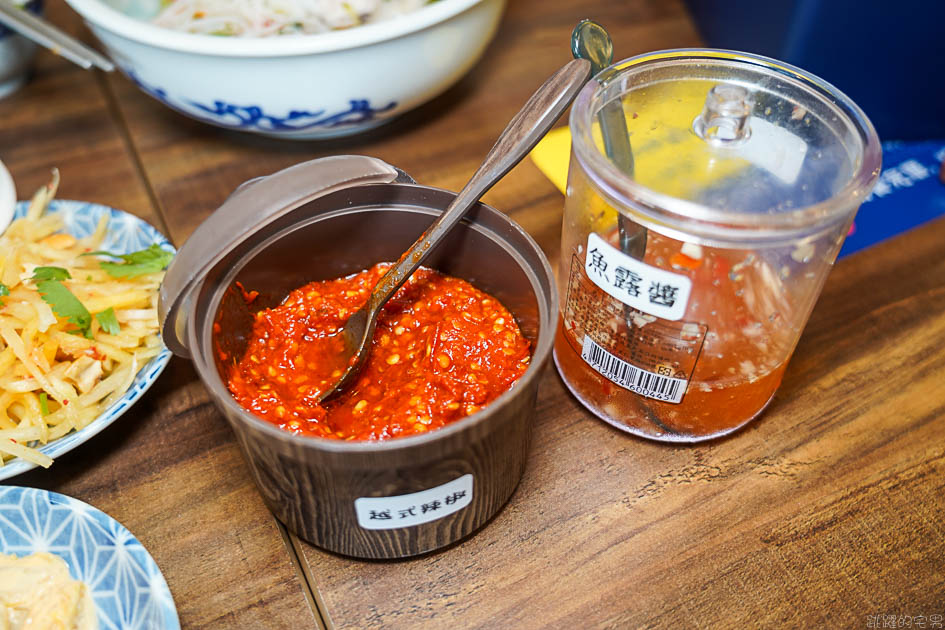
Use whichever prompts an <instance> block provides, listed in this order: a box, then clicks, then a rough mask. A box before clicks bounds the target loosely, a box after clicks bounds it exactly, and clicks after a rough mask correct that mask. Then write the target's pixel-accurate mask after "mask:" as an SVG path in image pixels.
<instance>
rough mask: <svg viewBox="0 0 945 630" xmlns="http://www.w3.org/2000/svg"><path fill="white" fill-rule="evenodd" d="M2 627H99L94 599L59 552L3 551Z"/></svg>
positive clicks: (0, 574) (75, 629) (28, 629)
mask: <svg viewBox="0 0 945 630" xmlns="http://www.w3.org/2000/svg"><path fill="white" fill-rule="evenodd" d="M0 628H9V629H10V630H53V629H60V628H67V629H69V630H96V629H97V628H98V617H97V615H96V612H95V603H94V602H93V601H92V596H91V595H90V594H89V587H88V586H86V584H85V583H84V582H80V581H78V580H73V579H72V576H71V575H69V567H68V566H67V565H66V563H65V561H64V560H63V559H62V558H60V557H59V556H54V555H52V554H51V553H44V552H40V553H34V554H30V555H28V556H24V557H22V558H19V557H17V556H14V555H7V554H2V553H0Z"/></svg>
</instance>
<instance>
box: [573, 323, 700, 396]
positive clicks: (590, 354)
mask: <svg viewBox="0 0 945 630" xmlns="http://www.w3.org/2000/svg"><path fill="white" fill-rule="evenodd" d="M581 358H582V359H584V360H585V361H587V364H588V365H590V366H591V367H592V368H594V369H595V370H597V371H598V372H599V373H600V374H601V375H603V376H605V377H607V378H608V379H609V380H611V381H612V382H614V383H616V384H617V385H620V386H621V387H623V388H624V389H629V390H630V391H631V392H636V393H637V394H640V395H641V396H646V397H647V398H654V399H656V400H662V401H664V402H670V403H679V402H682V399H683V395H684V394H685V393H686V387H687V386H688V385H689V381H687V380H686V379H684V378H675V377H673V376H672V375H671V374H670V375H667V374H657V373H655V372H650V371H648V370H644V369H643V368H639V367H637V366H635V365H631V364H629V363H627V362H626V361H624V360H623V359H621V358H620V357H615V356H614V355H612V354H610V353H609V352H607V351H606V350H604V349H603V348H601V347H600V346H599V345H597V343H595V342H594V340H593V339H591V336H590V335H584V345H583V346H582V348H581Z"/></svg>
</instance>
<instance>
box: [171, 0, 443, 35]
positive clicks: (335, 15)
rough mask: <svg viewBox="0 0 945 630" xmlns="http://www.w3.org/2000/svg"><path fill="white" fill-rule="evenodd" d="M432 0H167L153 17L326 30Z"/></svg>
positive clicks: (189, 24) (220, 30)
mask: <svg viewBox="0 0 945 630" xmlns="http://www.w3.org/2000/svg"><path fill="white" fill-rule="evenodd" d="M431 1H432V0H164V2H163V3H162V4H163V5H164V8H163V9H162V10H161V12H160V13H159V14H158V15H157V17H155V18H154V20H153V23H154V24H156V25H158V26H163V27H165V28H169V29H173V30H177V31H186V32H188V33H199V34H203V35H237V36H243V37H268V36H270V35H287V34H293V33H297V34H298V33H324V32H326V31H331V30H335V29H342V28H350V27H352V26H359V25H361V24H365V23H368V22H377V21H381V20H385V19H390V18H392V17H395V16H398V15H402V14H404V13H409V12H411V11H415V10H417V9H419V8H420V7H422V6H424V5H426V4H429V3H430V2H431Z"/></svg>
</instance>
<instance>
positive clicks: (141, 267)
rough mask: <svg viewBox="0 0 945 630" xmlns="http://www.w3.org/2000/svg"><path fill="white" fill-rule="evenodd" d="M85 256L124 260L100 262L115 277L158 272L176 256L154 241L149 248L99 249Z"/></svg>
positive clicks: (100, 265)
mask: <svg viewBox="0 0 945 630" xmlns="http://www.w3.org/2000/svg"><path fill="white" fill-rule="evenodd" d="M83 256H108V257H109V258H117V259H118V260H121V261H122V262H110V261H102V262H100V263H99V267H101V268H102V269H103V270H104V271H105V272H106V273H108V275H110V276H111V277H113V278H134V277H135V276H142V275H144V274H146V273H156V272H158V271H161V270H162V269H164V268H165V267H167V266H168V265H169V264H170V263H171V259H172V258H174V254H172V253H171V252H169V251H166V250H164V249H161V246H160V245H158V244H157V243H152V244H151V246H150V247H148V248H147V249H142V250H140V251H137V252H131V253H130V254H113V253H111V252H104V251H97V252H89V253H87V254H83Z"/></svg>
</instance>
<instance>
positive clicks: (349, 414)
mask: <svg viewBox="0 0 945 630" xmlns="http://www.w3.org/2000/svg"><path fill="white" fill-rule="evenodd" d="M388 267H389V265H387V264H380V265H376V266H374V267H373V268H371V269H368V270H366V271H362V272H360V273H357V274H354V275H352V276H348V277H346V278H339V279H336V280H326V281H322V282H312V283H310V284H307V285H305V286H304V287H301V288H299V289H296V290H295V291H293V292H292V293H290V294H289V295H288V297H287V298H286V299H285V301H284V302H283V303H282V304H281V305H279V306H277V307H275V308H271V309H264V310H261V311H259V312H258V313H256V315H255V317H256V320H255V322H254V324H253V335H252V339H251V341H250V343H249V346H248V347H247V349H246V354H245V356H244V357H243V358H242V360H240V361H239V363H236V364H235V365H234V366H233V368H232V370H231V371H230V375H229V378H228V380H227V385H228V387H229V389H230V392H231V393H232V394H233V397H234V398H235V399H236V400H237V402H239V403H240V404H241V405H242V406H243V407H244V408H246V409H248V410H250V411H252V412H253V413H254V414H256V415H257V416H259V417H260V418H262V419H264V420H267V421H269V422H271V423H273V424H275V425H276V426H278V427H279V428H281V429H284V430H286V431H290V432H292V433H295V434H301V435H314V436H319V437H327V438H336V439H342V440H384V439H388V438H393V437H401V436H407V435H413V434H416V433H422V432H424V431H429V430H431V429H437V428H439V427H442V426H444V425H447V424H449V423H451V422H454V421H456V420H459V419H460V418H463V417H465V416H468V415H470V414H472V413H475V412H476V411H478V410H479V408H480V407H482V406H484V405H487V404H488V403H490V402H491V401H492V400H494V399H495V398H497V397H498V396H499V395H500V394H502V393H503V392H505V391H506V390H508V389H509V388H510V387H511V386H512V384H513V383H515V381H517V380H518V379H519V378H520V377H521V376H522V375H523V374H524V373H525V370H526V369H528V364H529V360H530V359H531V354H530V350H529V344H528V341H527V340H526V339H525V338H524V337H523V336H522V333H521V331H520V330H519V328H518V326H517V325H516V323H515V320H514V319H513V318H512V316H511V314H510V313H509V312H508V311H507V310H506V309H505V307H503V306H502V304H500V303H499V301H498V300H496V299H495V298H493V297H490V296H489V295H488V294H486V293H483V292H482V291H479V290H478V289H476V288H475V287H473V286H472V285H471V284H469V283H468V282H466V281H465V280H460V279H458V278H452V277H449V276H444V275H442V274H440V273H438V272H436V271H433V270H432V269H427V268H425V267H421V268H420V269H418V270H417V271H416V272H415V273H414V274H413V276H411V277H410V279H409V280H408V281H407V282H406V283H405V284H404V286H403V287H401V289H400V290H399V291H397V293H396V294H395V295H394V297H393V298H392V299H391V300H390V301H389V302H388V303H387V304H386V305H385V306H384V308H383V310H382V311H381V314H380V316H379V317H378V321H377V329H376V332H375V334H374V341H373V345H372V349H371V355H370V357H369V358H368V360H367V363H366V365H365V367H364V369H363V371H362V372H361V375H360V378H359V379H358V380H357V382H356V383H355V384H354V385H353V386H352V387H350V388H349V389H348V390H347V391H345V392H343V393H342V394H340V395H339V396H338V397H336V398H334V399H331V400H329V401H326V402H325V403H324V404H319V403H318V402H317V399H318V394H319V393H320V392H321V391H322V390H323V389H325V388H326V387H328V386H330V385H331V384H332V383H333V382H334V381H336V380H337V379H338V377H339V376H341V373H342V371H343V367H344V360H343V358H342V357H341V351H342V347H343V345H342V339H341V330H342V328H343V327H344V324H345V322H346V321H347V319H348V317H349V316H350V315H351V314H352V313H354V312H355V311H356V310H357V309H358V308H360V307H361V306H362V305H363V304H364V302H365V301H366V300H367V298H368V295H370V293H371V290H372V289H373V288H374V285H375V284H377V281H378V280H380V278H381V276H382V275H383V274H384V272H385V271H386V270H387V268H388Z"/></svg>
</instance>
